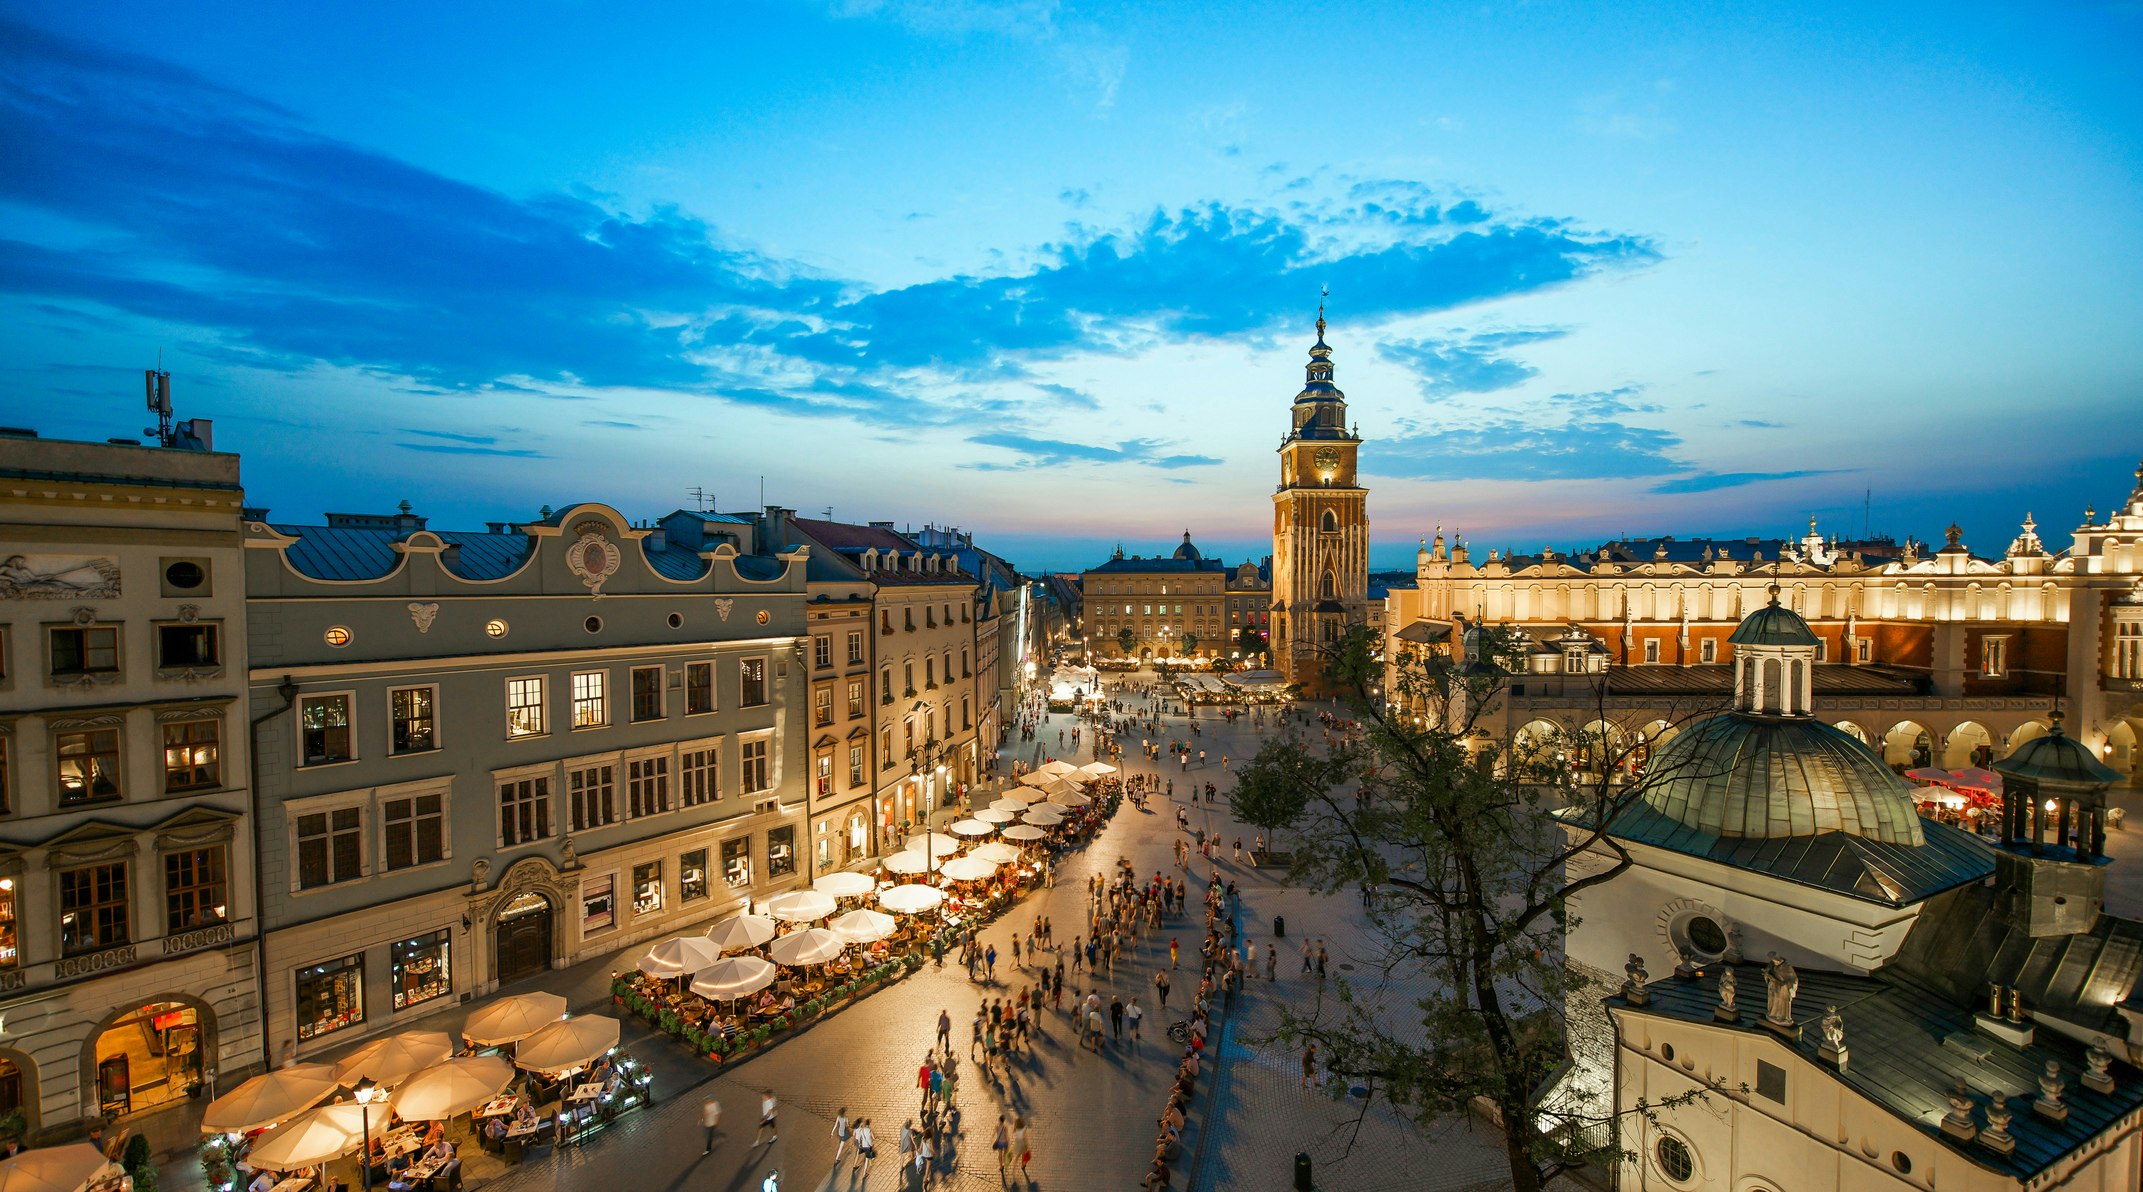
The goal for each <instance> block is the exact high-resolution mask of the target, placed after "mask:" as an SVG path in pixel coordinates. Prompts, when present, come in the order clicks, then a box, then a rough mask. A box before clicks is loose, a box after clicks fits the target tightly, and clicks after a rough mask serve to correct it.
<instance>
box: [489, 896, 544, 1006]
mask: <svg viewBox="0 0 2143 1192" xmlns="http://www.w3.org/2000/svg"><path fill="white" fill-rule="evenodd" d="M496 934H497V940H498V957H497V964H496V965H495V966H494V967H493V970H492V971H493V972H495V973H497V974H498V979H499V984H501V985H503V984H505V983H507V982H509V981H518V980H520V979H521V978H523V977H528V976H533V975H535V974H537V973H540V972H544V971H546V970H548V969H549V968H550V967H551V904H550V903H549V902H548V901H547V900H545V899H544V897H543V896H542V895H540V894H524V895H522V896H521V897H520V898H517V899H515V900H514V901H513V903H512V904H511V905H510V906H508V907H507V908H506V909H505V910H504V911H502V912H500V914H499V919H498V930H497V933H496Z"/></svg>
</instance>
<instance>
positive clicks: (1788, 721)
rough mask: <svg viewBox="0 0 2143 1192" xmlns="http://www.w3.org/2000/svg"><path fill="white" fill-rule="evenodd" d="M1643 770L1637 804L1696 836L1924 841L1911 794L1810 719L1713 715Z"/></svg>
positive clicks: (1886, 770)
mask: <svg viewBox="0 0 2143 1192" xmlns="http://www.w3.org/2000/svg"><path fill="white" fill-rule="evenodd" d="M1780 611H1785V610H1780ZM1758 615H1759V616H1760V615H1762V614H1761V613H1759V614H1758ZM1786 615H1787V616H1789V617H1793V619H1794V620H1795V621H1796V622H1798V621H1799V620H1800V618H1799V617H1794V616H1793V614H1792V613H1791V612H1787V613H1786ZM1747 627H1748V626H1747V624H1746V623H1744V624H1743V628H1744V629H1745V628H1747ZM1802 632H1804V633H1805V632H1807V628H1806V626H1805V625H1804V626H1803V627H1802ZM1648 769H1649V772H1650V774H1651V775H1652V776H1653V783H1654V785H1653V786H1652V787H1651V789H1649V790H1647V791H1646V792H1645V794H1644V801H1645V803H1647V804H1648V805H1650V806H1651V807H1652V809H1653V810H1655V811H1657V812H1659V813H1660V814H1662V815H1664V816H1666V817H1668V818H1669V819H1672V820H1675V821H1677V822H1679V823H1681V824H1683V825H1685V826H1687V827H1690V828H1694V829H1696V830H1698V831H1700V832H1707V833H1711V834H1713V835H1716V836H1721V837H1745V838H1751V839H1764V840H1776V839H1783V838H1787V837H1796V836H1815V835H1818V834H1821V833H1824V832H1842V833H1845V834H1846V835H1849V836H1859V837H1864V838H1866V839H1869V840H1878V841H1883V842H1885V843H1889V844H1909V845H1918V844H1922V843H1924V842H1925V836H1924V835H1923V834H1922V832H1921V829H1920V817H1919V814H1918V813H1917V812H1916V811H1915V810H1914V809H1913V802H1912V788H1911V787H1909V786H1907V785H1906V783H1905V781H1904V780H1903V779H1901V778H1899V777H1898V776H1897V775H1896V774H1894V773H1892V772H1891V770H1890V767H1889V766H1886V765H1884V764H1883V761H1882V759H1881V758H1879V757H1877V756H1875V754H1874V753H1873V752H1871V751H1870V750H1869V749H1868V747H1867V746H1866V745H1863V744H1861V743H1860V741H1859V740H1857V739H1856V738H1854V737H1852V736H1850V735H1848V734H1847V733H1845V732H1843V731H1841V730H1839V729H1835V728H1832V727H1831V726H1830V725H1827V724H1824V723H1823V722H1821V721H1819V720H1813V719H1799V718H1790V717H1756V716H1744V715H1739V714H1732V713H1730V714H1727V715H1723V716H1714V717H1712V718H1711V719H1709V720H1702V721H1699V722H1697V723H1696V724H1693V725H1690V726H1689V727H1688V728H1686V729H1684V730H1682V732H1681V733H1679V734H1677V735H1676V736H1675V737H1673V738H1672V739H1671V740H1669V741H1668V742H1667V743H1666V745H1664V746H1662V747H1661V748H1660V749H1659V750H1658V752H1656V753H1655V754H1654V755H1653V758H1652V763H1651V765H1650V766H1649V767H1648Z"/></svg>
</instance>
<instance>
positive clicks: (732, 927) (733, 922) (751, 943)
mask: <svg viewBox="0 0 2143 1192" xmlns="http://www.w3.org/2000/svg"><path fill="white" fill-rule="evenodd" d="M707 938H708V939H711V940H713V941H714V942H715V943H716V944H719V945H720V946H721V949H722V951H724V952H742V951H743V950H745V949H746V948H756V947H758V946H759V945H761V944H763V943H765V942H767V941H768V940H770V939H773V938H774V921H773V920H772V919H769V918H767V917H766V916H765V915H732V916H730V917H729V918H727V919H724V920H722V921H721V922H719V923H717V924H715V925H714V926H712V927H709V928H708V929H707Z"/></svg>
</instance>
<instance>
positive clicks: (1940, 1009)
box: [1607, 964, 2143, 1181]
mask: <svg viewBox="0 0 2143 1192" xmlns="http://www.w3.org/2000/svg"><path fill="white" fill-rule="evenodd" d="M1725 967H1726V966H1724V965H1707V966H1706V967H1705V968H1704V970H1703V972H1702V974H1701V975H1700V976H1698V977H1696V978H1694V979H1690V980H1681V979H1676V978H1673V977H1668V978H1665V979H1662V980H1659V981H1655V982H1652V983H1651V984H1649V985H1646V986H1645V992H1646V995H1647V998H1648V1002H1647V1004H1646V1005H1642V1006H1632V1005H1629V1004H1628V1003H1627V1002H1625V1001H1623V1000H1622V999H1621V998H1620V997H1619V996H1617V997H1611V998H1609V999H1607V1005H1608V1008H1609V1009H1610V1010H1612V1011H1613V1012H1614V1013H1617V1014H1643V1015H1652V1016H1657V1017H1661V1018H1670V1019H1675V1020H1678V1021H1682V1022H1689V1023H1697V1024H1702V1025H1707V1026H1715V1027H1718V1028H1719V1029H1722V1030H1738V1031H1740V1032H1742V1033H1744V1034H1751V1035H1755V1036H1757V1037H1759V1038H1766V1039H1771V1040H1773V1041H1775V1042H1776V1043H1777V1044H1778V1045H1779V1046H1781V1047H1785V1048H1787V1049H1789V1050H1791V1051H1794V1052H1797V1053H1798V1054H1799V1055H1800V1056H1801V1058H1802V1059H1804V1060H1806V1061H1807V1064H1806V1065H1805V1067H1811V1068H1814V1069H1816V1070H1818V1071H1820V1072H1821V1073H1822V1074H1823V1075H1824V1076H1826V1077H1828V1078H1830V1079H1833V1080H1836V1081H1838V1082H1839V1083H1841V1084H1843V1085H1845V1086H1846V1087H1848V1088H1850V1089H1852V1090H1853V1091H1854V1092H1856V1093H1859V1094H1860V1095H1861V1096H1863V1097H1866V1098H1867V1099H1868V1100H1870V1101H1873V1102H1875V1103H1876V1104H1877V1105H1880V1106H1882V1107H1883V1108H1884V1109H1887V1110H1888V1111H1890V1113H1891V1114H1892V1115H1894V1116H1895V1117H1897V1118H1898V1119H1899V1120H1900V1121H1903V1122H1904V1123H1906V1124H1907V1125H1909V1126H1911V1127H1912V1128H1914V1129H1916V1130H1918V1131H1919V1132H1920V1133H1922V1134H1924V1135H1926V1136H1927V1137H1928V1138H1930V1139H1932V1140H1933V1141H1935V1142H1936V1143H1939V1144H1940V1145H1943V1146H1946V1147H1948V1148H1950V1149H1951V1150H1952V1151H1954V1152H1956V1153H1957V1154H1958V1155H1959V1156H1961V1157H1963V1158H1964V1159H1965V1160H1967V1161H1968V1162H1971V1163H1973V1164H1974V1165H1976V1166H1979V1167H1982V1168H1986V1169H1988V1170H1992V1171H1997V1172H2001V1173H2003V1174H2004V1175H2007V1176H2010V1177H2012V1178H2015V1179H2018V1180H2022V1181H2029V1180H2031V1179H2032V1178H2034V1177H2035V1176H2037V1175H2039V1174H2040V1173H2041V1172H2043V1171H2045V1170H2046V1169H2047V1168H2049V1167H2051V1166H2052V1165H2053V1164H2054V1163H2056V1162H2058V1161H2059V1160H2061V1159H2063V1158H2066V1157H2068V1156H2070V1155H2073V1154H2075V1153H2076V1152H2078V1151H2081V1150H2084V1149H2086V1148H2087V1147H2089V1146H2090V1145H2092V1143H2093V1141H2094V1140H2096V1139H2099V1138H2101V1137H2102V1136H2103V1135H2105V1133H2106V1132H2107V1131H2108V1130H2110V1129H2112V1128H2113V1127H2114V1126H2115V1125H2116V1124H2117V1123H2118V1122H2120V1120H2121V1119H2122V1118H2124V1117H2126V1116H2127V1115H2128V1114H2130V1113H2133V1112H2134V1111H2135V1110H2136V1109H2137V1108H2138V1107H2139V1106H2143V1082H2139V1081H2138V1080H2137V1079H2136V1075H2135V1073H2134V1072H2133V1071H2127V1072H2122V1073H2120V1074H2118V1076H2117V1078H2116V1080H2115V1083H2114V1090H2113V1091H2112V1092H2111V1093H2097V1092H2093V1091H2091V1090H2090V1089H2087V1088H2084V1087H2083V1084H2082V1082H2081V1081H2080V1080H2079V1079H2078V1076H2079V1075H2080V1074H2081V1072H2082V1070H2083V1052H2082V1048H2081V1047H2080V1046H2078V1045H2077V1044H2076V1043H2075V1042H2073V1041H2072V1040H2069V1039H2067V1038H2064V1037H2062V1036H2060V1035H2058V1034H2056V1033H2055V1032H2053V1031H2050V1030H2042V1031H2040V1032H2038V1035H2037V1038H2035V1039H2034V1040H2033V1042H2032V1043H2030V1044H2029V1045H2027V1046H2023V1047H2018V1046H2016V1045H2015V1044H2012V1043H2008V1042H2005V1041H2003V1040H2001V1039H1997V1038H1994V1037H1993V1036H1991V1035H1988V1034H1985V1033H1984V1032H1981V1031H1978V1030H1976V1029H1975V1028H1974V1026H1973V1022H1972V1010H1971V1009H1968V1008H1965V1006H1963V1005H1959V1004H1957V1003H1955V1002H1953V1001H1951V1000H1949V999H1947V998H1945V997H1943V996H1941V994H1940V993H1939V992H1938V991H1935V990H1932V989H1928V988H1925V987H1922V986H1919V985H1916V984H1914V983H1912V982H1911V981H1909V980H1907V979H1902V978H1897V977H1893V976H1891V975H1890V974H1889V973H1888V971H1887V970H1885V971H1883V972H1880V973H1878V974H1877V975H1876V976H1873V977H1857V976H1852V975H1849V974H1846V973H1831V972H1822V971H1812V970H1808V969H1802V970H1800V971H1799V972H1798V973H1797V974H1796V975H1797V976H1798V977H1799V979H1800V986H1799V988H1798V989H1797V990H1796V991H1795V994H1794V999H1793V1016H1794V1018H1795V1020H1796V1021H1798V1022H1799V1023H1800V1024H1801V1037H1800V1038H1799V1039H1787V1038H1785V1037H1783V1036H1781V1035H1779V1034H1778V1033H1776V1032H1774V1031H1772V1030H1770V1029H1769V1028H1767V1027H1765V1026H1763V1025H1762V1024H1761V1022H1759V1021H1758V1020H1759V1019H1760V1018H1761V1017H1762V1015H1763V1005H1764V977H1763V966H1762V965H1761V964H1741V965H1736V966H1735V968H1734V975H1735V982H1736V985H1737V988H1738V993H1739V997H1738V999H1737V1000H1738V1002H1739V1006H1740V1019H1739V1021H1737V1022H1734V1023H1731V1024H1727V1023H1719V1022H1717V1021H1715V1020H1714V1018H1713V1016H1712V1015H1713V1011H1714V1009H1715V1008H1716V1007H1717V1006H1718V1004H1719V974H1720V973H1721V972H1723V971H1724V970H1725ZM1974 996H1975V999H1976V996H1977V995H1976V994H1975V995H1974ZM1969 1004H1970V1003H1967V1005H1969ZM1830 1006H1836V1007H1838V1014H1839V1017H1840V1018H1841V1019H1843V1020H1844V1023H1845V1047H1846V1051H1847V1054H1848V1056H1849V1058H1848V1060H1847V1062H1846V1064H1845V1067H1844V1068H1843V1069H1839V1068H1837V1067H1834V1066H1832V1065H1831V1064H1830V1063H1828V1062H1826V1061H1825V1060H1823V1059H1822V1057H1821V1056H1819V1055H1818V1054H1817V1047H1818V1046H1819V1045H1820V1044H1821V1043H1822V1033H1821V1031H1820V1030H1818V1029H1817V1023H1818V1022H1819V1021H1820V1020H1821V1019H1822V1017H1823V1015H1824V1012H1825V1010H1826V1009H1827V1008H1828V1007H1830ZM2049 1061H2051V1062H2052V1063H2054V1064H2056V1065H2057V1066H2058V1067H2059V1069H2060V1071H2061V1073H2062V1075H2063V1077H2064V1079H2065V1080H2066V1081H2067V1084H2068V1092H2067V1093H2066V1094H2065V1096H2064V1097H2063V1102H2064V1103H2065V1104H2066V1105H2067V1106H2068V1110H2069V1112H2068V1117H2067V1118H2066V1120H2063V1121H2058V1122H2057V1121H2054V1120H2053V1119H2052V1118H2048V1117H2045V1116H2042V1115H2040V1114H2038V1113H2035V1112H2033V1111H2032V1107H2031V1099H2032V1098H2033V1097H2035V1096H2037V1095H2038V1092H2039V1074H2040V1073H2041V1072H2043V1071H2045V1069H2046V1065H2047V1063H2048V1062H2049ZM1959 1081H1963V1082H1964V1085H1965V1087H1966V1088H1967V1089H1969V1090H1970V1091H1971V1093H1972V1095H1973V1099H1974V1101H1975V1102H1977V1103H1978V1105H1979V1106H1980V1107H1981V1108H1982V1109H1984V1106H1985V1105H1986V1103H1987V1101H1988V1099H1989V1097H1990V1095H1991V1094H1992V1093H1994V1092H1995V1091H1997V1090H1999V1091H2000V1092H2001V1093H2002V1094H2003V1095H2004V1096H2006V1097H2007V1098H2008V1100H2009V1108H2010V1110H2011V1111H2012V1112H2013V1113H2014V1114H2015V1117H2014V1118H2013V1119H2012V1120H2011V1121H2010V1123H2009V1133H2010V1134H2011V1135H2012V1136H2014V1137H2015V1139H2016V1149H2015V1150H2014V1151H2012V1152H2010V1153H2009V1154H2007V1155H2003V1154H1999V1153H1997V1152H1995V1151H1993V1150H1990V1149H1989V1148H1987V1147H1986V1146H1983V1145H1981V1144H1979V1143H1978V1142H1960V1141H1958V1140H1956V1139H1953V1138H1950V1137H1949V1136H1947V1135H1945V1134H1943V1133H1942V1130H1941V1126H1940V1122H1941V1119H1942V1116H1943V1115H1944V1114H1945V1113H1947V1112H1949V1108H1950V1105H1949V1095H1950V1092H1951V1091H1952V1090H1954V1089H1955V1088H1956V1087H1957V1084H1958V1082H1959ZM1982 1120H1983V1119H1982Z"/></svg>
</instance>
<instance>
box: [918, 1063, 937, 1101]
mask: <svg viewBox="0 0 2143 1192" xmlns="http://www.w3.org/2000/svg"><path fill="white" fill-rule="evenodd" d="M933 1067H934V1065H933V1064H932V1063H931V1062H930V1057H929V1056H927V1055H926V1056H924V1057H923V1066H922V1067H921V1068H918V1069H917V1070H916V1073H915V1087H916V1088H919V1089H921V1090H923V1108H924V1109H925V1110H927V1109H929V1108H930V1072H931V1069H932V1068H933Z"/></svg>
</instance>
